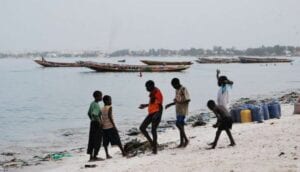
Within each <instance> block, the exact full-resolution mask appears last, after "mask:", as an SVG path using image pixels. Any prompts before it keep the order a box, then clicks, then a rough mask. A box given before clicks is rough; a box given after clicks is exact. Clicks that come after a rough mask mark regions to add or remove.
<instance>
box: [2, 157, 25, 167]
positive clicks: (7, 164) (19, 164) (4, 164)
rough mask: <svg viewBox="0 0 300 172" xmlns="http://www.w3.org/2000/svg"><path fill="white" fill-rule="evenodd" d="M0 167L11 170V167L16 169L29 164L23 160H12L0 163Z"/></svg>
mask: <svg viewBox="0 0 300 172" xmlns="http://www.w3.org/2000/svg"><path fill="white" fill-rule="evenodd" d="M0 166H2V167H3V168H11V167H15V168H17V167H24V166H29V164H28V163H27V162H26V161H24V160H21V159H17V158H13V159H11V160H8V161H3V162H0Z"/></svg>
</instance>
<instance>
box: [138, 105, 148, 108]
mask: <svg viewBox="0 0 300 172" xmlns="http://www.w3.org/2000/svg"><path fill="white" fill-rule="evenodd" d="M148 106H149V104H140V106H139V108H140V109H144V108H146V107H148Z"/></svg>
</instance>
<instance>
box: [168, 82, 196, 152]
mask: <svg viewBox="0 0 300 172" xmlns="http://www.w3.org/2000/svg"><path fill="white" fill-rule="evenodd" d="M171 85H172V86H173V88H174V89H175V90H176V91H175V98H174V102H172V103H169V104H167V105H166V107H165V108H166V109H167V108H169V107H170V106H173V105H175V106H176V126H177V128H178V130H179V133H180V144H179V145H178V147H179V148H180V147H186V146H187V144H188V143H189V140H188V138H187V137H186V134H185V131H184V120H185V117H186V116H187V115H188V107H189V102H190V101H191V100H190V96H189V93H188V91H187V89H186V88H185V87H184V86H182V85H181V84H180V81H179V79H178V78H173V79H172V81H171Z"/></svg>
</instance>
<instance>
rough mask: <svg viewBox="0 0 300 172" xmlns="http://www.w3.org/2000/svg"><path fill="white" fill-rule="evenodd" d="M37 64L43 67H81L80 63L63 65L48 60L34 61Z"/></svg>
mask: <svg viewBox="0 0 300 172" xmlns="http://www.w3.org/2000/svg"><path fill="white" fill-rule="evenodd" d="M34 61H35V62H36V63H37V64H39V65H41V66H43V67H81V65H80V64H78V63H61V62H51V61H46V60H34Z"/></svg>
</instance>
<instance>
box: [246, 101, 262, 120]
mask: <svg viewBox="0 0 300 172" xmlns="http://www.w3.org/2000/svg"><path fill="white" fill-rule="evenodd" d="M249 109H250V110H251V117H252V121H257V122H263V114H262V113H261V112H262V111H261V108H260V107H259V106H254V105H252V106H249Z"/></svg>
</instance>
